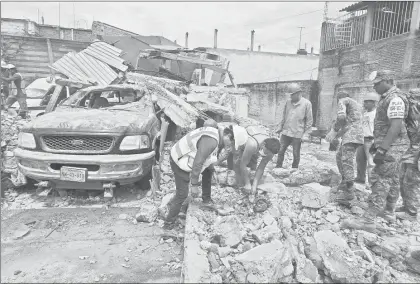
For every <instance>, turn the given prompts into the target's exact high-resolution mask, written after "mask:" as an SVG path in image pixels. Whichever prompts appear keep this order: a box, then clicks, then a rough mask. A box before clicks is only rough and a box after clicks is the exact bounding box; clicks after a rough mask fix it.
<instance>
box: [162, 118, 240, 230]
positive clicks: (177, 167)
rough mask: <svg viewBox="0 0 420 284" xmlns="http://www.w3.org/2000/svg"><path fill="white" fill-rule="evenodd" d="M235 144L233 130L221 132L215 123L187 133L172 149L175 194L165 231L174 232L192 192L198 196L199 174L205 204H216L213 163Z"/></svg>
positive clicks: (193, 195)
mask: <svg viewBox="0 0 420 284" xmlns="http://www.w3.org/2000/svg"><path fill="white" fill-rule="evenodd" d="M233 143H234V136H233V132H232V130H231V129H229V128H225V129H221V128H220V129H219V128H218V127H217V123H216V122H215V121H214V120H213V121H206V122H205V123H204V127H200V128H197V129H195V130H193V131H191V132H189V133H187V134H186V135H185V136H184V137H182V138H181V139H180V140H179V141H178V142H177V143H176V144H175V145H174V146H173V147H172V149H171V155H170V164H171V168H172V171H173V173H174V177H175V187H176V193H175V196H174V198H173V199H172V200H171V202H170V205H169V212H168V216H167V217H166V220H165V225H164V229H166V230H171V229H172V228H173V227H174V225H175V221H176V218H177V216H178V214H179V212H180V210H181V207H182V204H183V203H184V201H185V200H186V199H187V197H188V193H189V190H190V191H191V197H193V198H196V197H198V195H199V189H198V186H199V184H198V180H199V175H200V174H202V199H203V203H205V204H212V203H213V201H212V199H211V180H212V175H213V172H214V167H213V164H214V163H215V162H216V161H217V152H218V149H219V147H230V146H231V145H232V144H233Z"/></svg>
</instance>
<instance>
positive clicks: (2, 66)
mask: <svg viewBox="0 0 420 284" xmlns="http://www.w3.org/2000/svg"><path fill="white" fill-rule="evenodd" d="M1 68H6V62H4V61H3V60H2V61H1Z"/></svg>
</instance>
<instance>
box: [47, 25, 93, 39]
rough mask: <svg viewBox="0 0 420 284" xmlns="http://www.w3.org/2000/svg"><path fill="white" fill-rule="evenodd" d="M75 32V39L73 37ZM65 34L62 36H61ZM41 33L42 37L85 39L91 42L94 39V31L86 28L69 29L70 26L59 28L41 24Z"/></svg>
mask: <svg viewBox="0 0 420 284" xmlns="http://www.w3.org/2000/svg"><path fill="white" fill-rule="evenodd" d="M72 32H73V39H72ZM60 33H61V35H63V37H62V38H61V36H60ZM39 35H40V36H42V37H48V38H56V39H64V40H75V41H84V42H90V41H91V39H92V31H91V30H85V29H69V28H60V29H59V28H58V27H56V26H47V25H40V26H39Z"/></svg>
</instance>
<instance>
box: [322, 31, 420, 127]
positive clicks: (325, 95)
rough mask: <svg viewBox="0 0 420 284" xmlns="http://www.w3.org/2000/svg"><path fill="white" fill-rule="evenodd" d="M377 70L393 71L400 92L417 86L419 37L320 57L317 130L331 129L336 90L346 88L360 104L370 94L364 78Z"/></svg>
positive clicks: (369, 86) (345, 50) (384, 42)
mask: <svg viewBox="0 0 420 284" xmlns="http://www.w3.org/2000/svg"><path fill="white" fill-rule="evenodd" d="M409 41H412V42H411V43H410V42H409ZM379 69H388V70H393V71H395V72H396V74H397V77H396V83H397V84H400V83H401V87H402V88H403V89H406V90H408V89H409V88H413V87H417V84H419V83H420V35H418V34H417V35H412V36H411V37H410V36H409V35H408V34H404V35H399V36H395V37H392V38H388V39H383V40H380V41H374V42H370V43H368V44H363V45H359V46H356V47H350V48H344V49H341V50H330V51H326V52H323V53H322V54H320V59H319V74H318V81H319V84H320V88H321V90H320V100H319V104H320V108H319V116H318V119H317V127H319V128H322V129H328V128H329V127H330V124H331V121H332V120H333V119H334V118H335V111H336V96H335V94H336V93H337V90H338V89H339V88H342V89H346V90H347V91H348V92H349V93H350V94H351V96H352V97H353V98H355V99H356V100H358V101H360V102H362V101H363V96H364V94H365V93H366V92H368V91H373V89H372V87H371V84H370V83H369V82H368V81H367V77H368V76H369V74H370V73H371V72H372V71H374V70H379Z"/></svg>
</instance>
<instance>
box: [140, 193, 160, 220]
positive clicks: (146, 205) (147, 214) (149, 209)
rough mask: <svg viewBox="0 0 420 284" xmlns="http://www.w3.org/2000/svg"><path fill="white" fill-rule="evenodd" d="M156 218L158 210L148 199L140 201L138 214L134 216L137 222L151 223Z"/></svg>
mask: <svg viewBox="0 0 420 284" xmlns="http://www.w3.org/2000/svg"><path fill="white" fill-rule="evenodd" d="M157 216H158V208H157V206H156V205H155V204H154V203H153V201H151V200H150V199H143V200H141V204H140V212H139V213H137V214H136V220H137V221H138V222H146V223H152V222H154V221H155V220H156V218H157Z"/></svg>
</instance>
